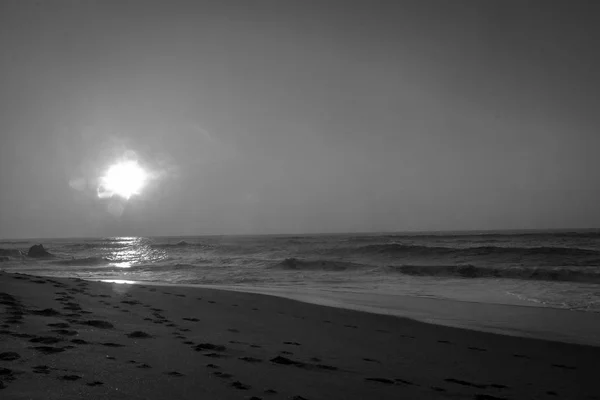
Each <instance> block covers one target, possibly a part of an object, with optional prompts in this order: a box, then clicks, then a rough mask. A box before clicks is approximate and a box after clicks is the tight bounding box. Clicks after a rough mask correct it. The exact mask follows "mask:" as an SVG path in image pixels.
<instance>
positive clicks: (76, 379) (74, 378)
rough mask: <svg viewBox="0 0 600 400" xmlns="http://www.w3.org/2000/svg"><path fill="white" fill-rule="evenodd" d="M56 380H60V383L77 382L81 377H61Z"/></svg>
mask: <svg viewBox="0 0 600 400" xmlns="http://www.w3.org/2000/svg"><path fill="white" fill-rule="evenodd" d="M58 379H60V380H62V381H78V380H79V379H81V376H79V375H63V376H59V377H58Z"/></svg>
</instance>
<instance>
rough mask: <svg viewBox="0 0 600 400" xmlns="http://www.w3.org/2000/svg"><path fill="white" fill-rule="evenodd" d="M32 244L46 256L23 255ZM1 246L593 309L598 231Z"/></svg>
mask: <svg viewBox="0 0 600 400" xmlns="http://www.w3.org/2000/svg"><path fill="white" fill-rule="evenodd" d="M38 243H41V244H43V245H44V247H45V248H46V249H47V250H48V251H49V252H50V253H51V254H53V257H51V258H47V259H35V258H30V257H27V256H26V255H25V254H26V253H27V249H28V248H29V247H30V246H32V245H33V244H38ZM0 249H4V251H3V254H9V255H8V256H3V257H0V260H2V261H0V269H2V270H5V271H8V272H22V273H27V274H35V275H44V276H60V277H78V278H82V279H92V280H107V281H118V282H139V281H141V282H147V283H162V284H184V285H203V286H204V285H218V286H230V287H236V288H239V289H242V290H243V289H244V288H247V289H256V288H279V289H281V288H291V289H298V290H301V289H303V288H306V289H310V290H321V291H327V292H329V293H335V292H356V293H378V294H392V295H393V294H399V295H408V296H418V297H429V298H437V299H452V300H461V301H473V302H483V303H498V304H518V305H531V306H539V307H554V308H563V309H570V310H577V311H587V312H600V230H584V231H512V232H508V231H494V232H490V231H487V232H441V233H440V232H438V233H435V232H432V233H418V234H417V233H382V234H370V233H369V234H335V235H333V234H331V235H260V236H259V235H255V236H193V237H192V236H188V237H106V238H77V239H35V240H3V241H0ZM14 250H19V251H21V253H23V255H19V254H18V253H17V252H15V251H14ZM0 255H1V254H0Z"/></svg>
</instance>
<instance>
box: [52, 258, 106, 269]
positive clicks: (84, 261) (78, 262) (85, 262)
mask: <svg viewBox="0 0 600 400" xmlns="http://www.w3.org/2000/svg"><path fill="white" fill-rule="evenodd" d="M112 262H113V261H112V260H109V259H108V258H104V257H86V258H71V259H65V260H57V261H52V262H50V264H56V265H70V266H82V267H85V266H95V265H107V264H110V263H112Z"/></svg>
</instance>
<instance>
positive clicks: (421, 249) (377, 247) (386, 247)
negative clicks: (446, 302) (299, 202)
mask: <svg viewBox="0 0 600 400" xmlns="http://www.w3.org/2000/svg"><path fill="white" fill-rule="evenodd" d="M354 251H356V252H360V253H368V254H390V255H398V254H405V255H416V256H449V255H458V256H490V255H514V256H521V257H522V256H568V257H578V256H582V257H589V256H596V257H600V252H599V251H596V250H588V249H581V248H571V247H499V246H478V247H464V248H457V247H442V246H421V245H406V244H399V243H389V244H371V245H367V246H361V247H358V248H356V249H355V250H354ZM599 261H600V260H599Z"/></svg>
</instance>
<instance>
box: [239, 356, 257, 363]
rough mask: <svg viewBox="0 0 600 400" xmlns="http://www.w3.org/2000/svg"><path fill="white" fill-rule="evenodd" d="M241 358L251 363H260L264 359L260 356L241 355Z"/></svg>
mask: <svg viewBox="0 0 600 400" xmlns="http://www.w3.org/2000/svg"><path fill="white" fill-rule="evenodd" d="M239 359H240V360H242V361H246V362H249V363H259V362H262V361H263V360H261V359H260V358H254V357H240V358H239Z"/></svg>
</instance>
